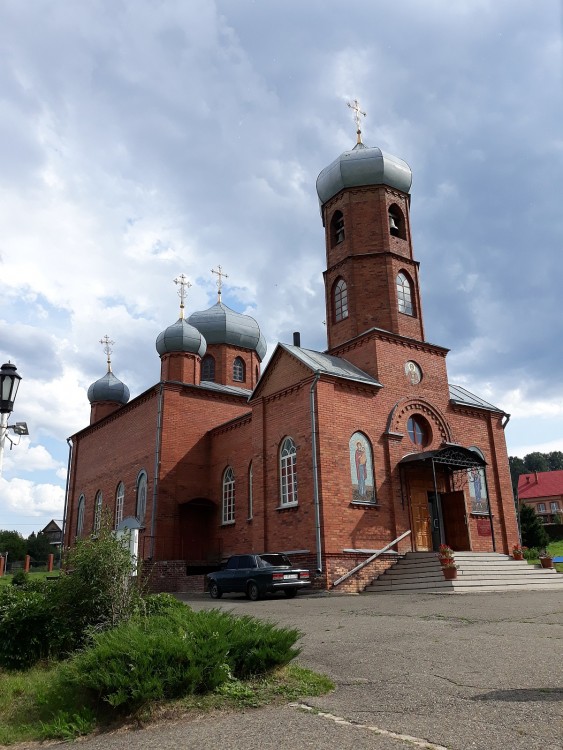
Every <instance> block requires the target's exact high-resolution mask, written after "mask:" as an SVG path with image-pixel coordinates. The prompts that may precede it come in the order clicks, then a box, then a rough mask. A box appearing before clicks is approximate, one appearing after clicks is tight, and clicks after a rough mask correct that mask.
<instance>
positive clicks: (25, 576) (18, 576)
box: [12, 570, 29, 586]
mask: <svg viewBox="0 0 563 750" xmlns="http://www.w3.org/2000/svg"><path fill="white" fill-rule="evenodd" d="M28 582H29V573H27V572H26V571H25V570H17V571H16V572H15V573H14V575H13V576H12V586H24V585H25V584H26V583H28Z"/></svg>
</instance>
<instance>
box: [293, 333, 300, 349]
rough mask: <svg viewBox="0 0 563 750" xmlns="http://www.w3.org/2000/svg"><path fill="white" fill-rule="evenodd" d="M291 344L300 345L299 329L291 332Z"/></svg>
mask: <svg viewBox="0 0 563 750" xmlns="http://www.w3.org/2000/svg"><path fill="white" fill-rule="evenodd" d="M293 346H301V334H300V333H299V331H294V332H293Z"/></svg>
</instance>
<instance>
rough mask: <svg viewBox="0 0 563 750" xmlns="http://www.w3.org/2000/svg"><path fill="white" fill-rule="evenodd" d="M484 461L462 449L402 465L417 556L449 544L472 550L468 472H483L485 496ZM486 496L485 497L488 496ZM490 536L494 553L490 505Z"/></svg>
mask: <svg viewBox="0 0 563 750" xmlns="http://www.w3.org/2000/svg"><path fill="white" fill-rule="evenodd" d="M486 465H487V464H486V461H485V459H484V458H483V457H482V456H481V455H479V454H478V453H476V452H475V451H472V450H470V449H469V448H462V447H461V446H448V447H446V448H441V449H440V450H436V451H425V452H422V453H411V454H409V455H408V456H405V457H404V458H403V459H402V460H401V462H400V464H399V467H400V471H401V487H402V490H403V496H404V495H405V494H406V496H407V498H408V502H409V508H410V516H411V529H412V537H413V543H414V547H415V549H416V550H417V551H418V552H427V551H431V550H437V549H438V547H439V546H440V544H448V545H449V546H450V547H451V548H452V549H454V550H458V551H461V550H471V536H470V524H469V510H470V509H469V508H468V497H467V485H468V476H469V474H468V473H469V472H481V474H480V476H481V475H482V477H483V480H484V483H485V493H486V475H485V467H486ZM485 496H486V495H485ZM487 510H488V519H489V523H490V536H491V537H492V545H493V550H494V549H495V539H494V529H493V523H492V516H491V511H490V505H489V504H488V503H487Z"/></svg>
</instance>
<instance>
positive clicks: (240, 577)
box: [233, 555, 256, 592]
mask: <svg viewBox="0 0 563 750" xmlns="http://www.w3.org/2000/svg"><path fill="white" fill-rule="evenodd" d="M255 572H256V560H255V559H254V555H239V557H238V569H237V573H236V579H235V582H236V588H235V589H233V591H243V592H244V591H246V586H247V583H248V579H249V578H253V577H254V573H255Z"/></svg>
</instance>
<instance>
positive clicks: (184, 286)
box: [174, 273, 191, 318]
mask: <svg viewBox="0 0 563 750" xmlns="http://www.w3.org/2000/svg"><path fill="white" fill-rule="evenodd" d="M174 283H175V284H178V285H179V287H180V288H179V289H178V297H180V318H183V317H184V300H185V299H186V295H187V294H188V289H189V288H190V287H191V284H190V282H189V281H188V277H187V276H186V275H185V274H183V273H181V274H180V275H179V276H177V277H176V278H175V279H174Z"/></svg>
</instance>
